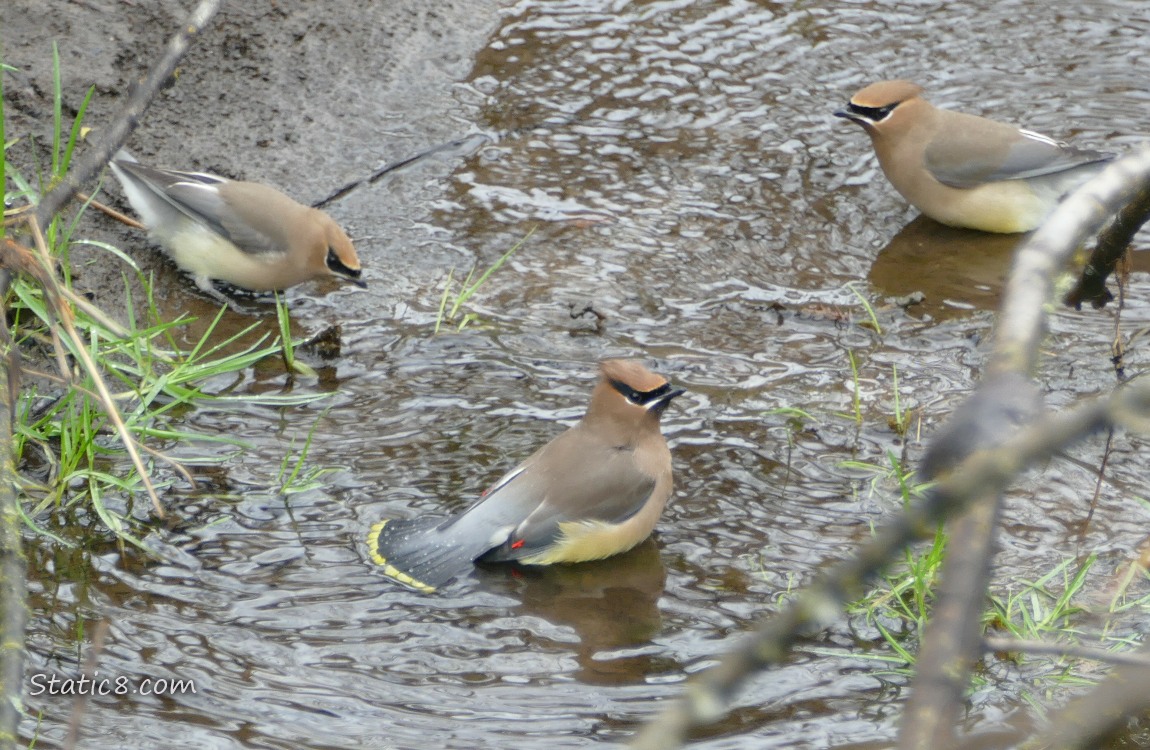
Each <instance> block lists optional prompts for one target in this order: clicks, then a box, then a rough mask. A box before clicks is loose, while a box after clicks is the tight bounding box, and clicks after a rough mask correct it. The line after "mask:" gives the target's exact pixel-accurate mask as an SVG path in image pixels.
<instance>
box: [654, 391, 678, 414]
mask: <svg viewBox="0 0 1150 750" xmlns="http://www.w3.org/2000/svg"><path fill="white" fill-rule="evenodd" d="M686 392H687V391H686V390H684V389H682V388H676V389H675V390H673V391H669V392H667V394H666V395H664V396H663V397H662V398H660V399H659V400H657V401H652V402H651V403H650V404H648V405H647V411H649V412H651V413H652V414H662V413H663V412H664V411H666V409H667V407H668V406H670V405H671V401H673V400H674V399H676V398H678V397H679V396H682V395H683V394H684V393H686Z"/></svg>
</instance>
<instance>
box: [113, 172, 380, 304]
mask: <svg viewBox="0 0 1150 750" xmlns="http://www.w3.org/2000/svg"><path fill="white" fill-rule="evenodd" d="M111 167H112V172H113V174H115V175H116V177H117V178H118V179H119V180H120V184H121V185H123V187H124V193H125V194H126V195H127V197H128V202H129V203H131V204H132V207H133V208H134V209H135V210H136V213H138V214H139V215H140V217H141V219H143V223H144V225H145V226H146V227H148V231H149V233H150V234H151V236H152V238H153V239H155V240H156V241H157V242H158V243H159V244H160V245H162V246H163V248H164V250H165V251H166V252H167V254H168V256H169V257H171V258H172V260H174V261H175V263H176V265H177V266H179V267H180V268H181V269H183V270H184V271H186V272H187V273H189V274H191V275H192V277H193V279H195V282H196V286H198V287H199V288H200V289H202V290H203V291H205V292H207V293H209V294H211V295H212V296H215V297H218V296H219V292H218V291H217V290H216V289H215V287H213V286H212V280H213V279H219V280H221V281H226V282H228V283H229V284H232V285H234V286H237V287H240V288H242V289H248V290H251V291H255V292H266V291H272V290H276V289H286V288H287V287H290V286H294V285H296V284H300V283H303V282H305V281H310V280H312V279H316V278H320V277H323V276H337V277H340V278H344V279H347V280H349V281H351V282H352V283H354V284H357V285H359V286H366V285H365V284H364V283H363V282H362V281H361V280H360V273H361V271H360V265H359V257H358V256H357V255H356V252H355V247H354V246H353V245H352V243H351V240H350V239H349V238H348V236H347V234H345V233H344V231H343V230H342V229H340V227H339V225H337V224H336V223H335V221H334V220H332V218H331V217H330V216H328V215H327V214H326V213H324V212H323V211H320V210H319V209H316V208H310V207H308V206H304V205H302V204H300V203H297V202H296V201H294V200H292V199H291V198H289V197H288V196H286V195H284V194H283V193H281V192H280V191H278V190H276V189H275V188H271V187H268V186H267V185H261V184H259V183H255V182H240V181H236V180H228V179H225V178H223V177H217V176H216V175H211V174H206V173H202V172H177V171H175V170H171V169H159V168H156V167H148V166H145V165H143V164H140V163H139V162H137V161H136V160H135V159H133V158H132V157H131V156H129V155H127V153H126V152H123V151H121V152H120V154H119V155H117V157H116V158H115V159H114V160H113V161H112V163H111Z"/></svg>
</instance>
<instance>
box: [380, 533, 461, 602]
mask: <svg viewBox="0 0 1150 750" xmlns="http://www.w3.org/2000/svg"><path fill="white" fill-rule="evenodd" d="M367 546H368V549H369V551H370V552H371V559H372V560H373V561H374V562H375V563H376V564H377V565H379V566H381V567H382V568H383V573H384V575H386V576H387V577H388V578H391V579H393V580H395V581H398V582H399V583H402V584H403V585H405V586H408V587H410V588H413V589H415V590H417V591H422V592H424V593H432V592H434V591H435V590H436V589H437V588H439V587H440V586H442V585H443V584H445V583H447V582H448V581H450V580H451V579H453V578H455V577H456V576H458V575H460V574H461V573H463V572H464V571H466V570H467V569H468V568H469V567H471V564H472V562H473V561H474V560H475V558H476V557H478V556H479V555H480V554H482V553H483V552H484V548H482V547H481V546H479V545H477V544H475V543H466V537H465V536H464V537H463V538H461V535H459V534H456V533H454V531H453V527H452V526H451V525H449V524H444V523H443V519H439V518H412V519H394V518H392V519H387V520H384V521H380V522H379V523H377V524H375V525H374V526H372V527H371V532H370V533H369V534H368V536H367Z"/></svg>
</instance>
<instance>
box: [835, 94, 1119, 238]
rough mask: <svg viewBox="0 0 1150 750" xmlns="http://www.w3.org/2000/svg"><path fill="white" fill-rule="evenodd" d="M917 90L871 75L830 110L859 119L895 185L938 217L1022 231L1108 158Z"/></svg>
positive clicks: (968, 225) (961, 224)
mask: <svg viewBox="0 0 1150 750" xmlns="http://www.w3.org/2000/svg"><path fill="white" fill-rule="evenodd" d="M922 91H923V89H922V87H921V86H917V85H915V84H913V83H910V82H909V81H880V82H878V83H872V84H871V85H870V86H867V87H866V88H864V89H863V90H862V91H859V92H858V93H857V94H855V95H854V96H853V97H851V100H850V103H849V104H848V105H847V109H846V110H845V111H842V112H835V115H836V116H838V117H845V118H846V119H848V120H850V121H851V122H855V123H858V124H859V125H861V126H862V128H863V130H865V131H866V132H867V135H869V136H870V138H871V142H872V143H873V144H874V150H875V154H877V155H878V162H879V164H880V165H881V166H882V171H883V172H884V173H885V174H886V176H887V179H888V180H890V182H891V184H892V185H894V187H895V190H898V192H899V193H901V194H902V197H904V198H906V199H907V201H909V202H910V203H911V204H912V205H913V206H914V207H915V208H917V209H918V210H920V211H922V212H923V213H924V214H926V215H927V216H929V217H930V218H932V219H934V220H935V221H939V222H942V223H943V224H949V225H951V226H955V227H966V228H969V229H979V230H982V231H984V232H1004V233H1005V232H1029V231H1031V230H1032V229H1036V228H1037V227H1038V225H1039V224H1041V223H1042V221H1043V220H1044V219H1045V218H1046V216H1047V215H1048V214H1049V213H1050V212H1051V211H1052V210H1053V209H1054V206H1055V205H1056V204H1057V203H1058V201H1059V200H1061V199H1062V197H1063V196H1064V195H1066V194H1067V193H1069V192H1070V191H1072V190H1073V189H1074V188H1076V187H1078V186H1079V185H1080V184H1082V183H1083V182H1085V181H1086V180H1087V179H1089V178H1090V177H1091V176H1093V175H1094V173H1095V172H1097V171H1098V170H1100V169H1101V168H1102V162H1105V161H1108V160H1110V159H1112V158H1113V155H1112V154H1104V153H1101V152H1099V151H1088V150H1084V149H1079V148H1074V147H1073V146H1068V145H1066V144H1065V143H1059V142H1058V141H1055V140H1053V139H1051V138H1047V137H1046V136H1044V135H1039V134H1038V133H1032V132H1030V131H1029V130H1019V129H1018V128H1015V127H1013V126H1011V125H1006V124H1003V123H1000V122H995V121H993V120H987V119H986V118H983V117H976V116H974V115H967V114H962V113H961V112H951V111H949V110H945V109H937V108H936V107H934V106H933V105H931V103H930V102H928V101H927V100H926V99H923V98H922V96H921V94H922Z"/></svg>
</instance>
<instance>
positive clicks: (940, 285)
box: [867, 216, 1025, 319]
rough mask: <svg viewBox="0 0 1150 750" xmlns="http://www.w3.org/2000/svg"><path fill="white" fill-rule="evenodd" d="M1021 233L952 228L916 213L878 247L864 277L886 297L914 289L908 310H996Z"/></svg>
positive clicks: (938, 314)
mask: <svg viewBox="0 0 1150 750" xmlns="http://www.w3.org/2000/svg"><path fill="white" fill-rule="evenodd" d="M1024 239H1025V235H1017V234H1005V235H1004V234H986V233H984V232H975V231H972V230H969V229H956V228H954V227H948V226H944V225H942V224H939V223H938V222H936V221H932V220H930V219H928V218H926V217H925V216H919V217H918V218H916V219H915V220H914V221H912V222H910V223H909V224H907V225H906V226H905V227H903V228H902V229H901V230H900V231H899V233H898V234H896V235H895V236H894V237H893V238H892V239H891V241H890V244H888V245H887V246H886V247H884V248H883V249H882V250H880V251H879V254H878V257H877V258H875V261H874V264H873V265H872V266H871V268H870V273H869V274H868V275H867V280H868V281H870V283H871V286H872V287H874V290H875V291H876V292H877V293H879V294H882V295H887V296H891V297H906V296H909V295H912V294H915V293H919V294H921V295H922V301H921V302H919V303H917V304H916V305H915V307H914V308H913V310H912V313H913V314H916V315H921V314H928V315H931V316H932V317H934V318H936V319H940V318H950V317H954V316H955V315H960V314H965V313H968V312H969V311H970V310H972V309H982V310H986V309H996V308H997V307H998V303H999V301H1000V299H1001V295H1002V288H1003V285H1004V283H1005V281H1006V277H1007V275H1008V274H1009V273H1010V262H1011V259H1012V257H1013V254H1014V249H1015V248H1016V247H1018V245H1019V243H1020V242H1022V241H1023V240H1024Z"/></svg>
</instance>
